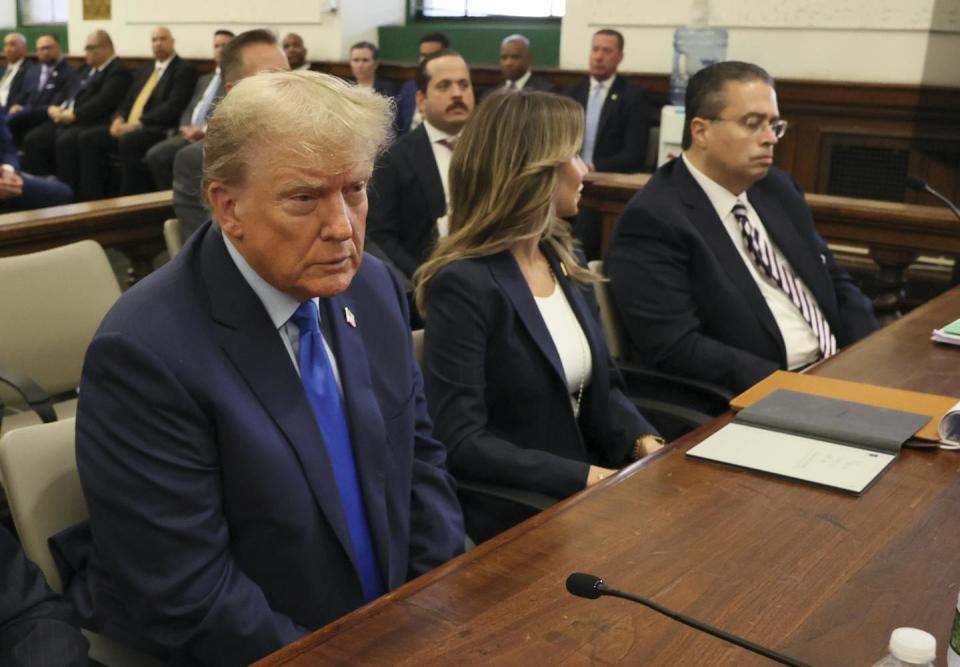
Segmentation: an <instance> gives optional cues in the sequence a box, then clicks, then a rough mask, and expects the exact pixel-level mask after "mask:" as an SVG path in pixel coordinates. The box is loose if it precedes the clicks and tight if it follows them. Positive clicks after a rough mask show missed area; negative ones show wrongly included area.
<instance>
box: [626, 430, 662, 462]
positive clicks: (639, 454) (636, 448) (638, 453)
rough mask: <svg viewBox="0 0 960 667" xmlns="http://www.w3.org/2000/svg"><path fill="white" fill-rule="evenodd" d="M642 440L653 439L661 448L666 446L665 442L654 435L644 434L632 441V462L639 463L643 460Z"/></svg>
mask: <svg viewBox="0 0 960 667" xmlns="http://www.w3.org/2000/svg"><path fill="white" fill-rule="evenodd" d="M644 438H653V439H654V440H656V441H657V444H659V445H660V446H661V447H662V446H663V445H665V444H667V441H666V440H664V439H663V438H661V437H660V436H659V435H657V434H655V433H644V434H643V435H641V436H638V437H637V439H636V440H634V441H633V460H634V461H639V460H640V459H642V458H643V439H644Z"/></svg>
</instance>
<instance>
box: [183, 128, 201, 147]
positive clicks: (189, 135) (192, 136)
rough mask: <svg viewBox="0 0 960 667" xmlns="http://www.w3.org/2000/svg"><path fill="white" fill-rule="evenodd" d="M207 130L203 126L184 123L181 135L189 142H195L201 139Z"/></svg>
mask: <svg viewBox="0 0 960 667" xmlns="http://www.w3.org/2000/svg"><path fill="white" fill-rule="evenodd" d="M204 134H205V132H204V131H203V128H202V127H195V126H193V125H184V126H183V127H181V128H180V136H181V137H183V138H184V139H186V140H187V143H188V144H193V143H196V142H198V141H200V140H201V139H203V135H204Z"/></svg>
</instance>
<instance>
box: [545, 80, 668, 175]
mask: <svg viewBox="0 0 960 667" xmlns="http://www.w3.org/2000/svg"><path fill="white" fill-rule="evenodd" d="M564 94H565V95H567V96H568V97H572V98H573V99H575V100H576V101H577V102H578V103H579V104H580V106H582V107H583V109H584V111H586V109H587V98H588V97H589V95H590V77H585V78H583V79H581V80H580V82H579V83H576V84H574V85H573V86H570V87H569V88H567V89H566V90H565V91H564ZM651 113H652V110H651V107H650V102H649V100H648V99H647V92H646V91H645V90H644V89H643V88H641V87H640V86H636V85H634V84H632V83H630V82H629V81H627V80H626V79H625V78H623V77H622V76H620V75H617V76H616V77H615V78H614V80H613V84H612V85H611V87H610V91H609V92H608V93H607V99H606V101H604V103H603V109H601V110H600V123H599V125H598V126H597V139H596V143H595V144H594V148H593V166H594V168H595V169H596V170H597V171H612V172H618V173H631V172H636V171H642V170H643V168H644V167H645V166H646V165H645V162H646V159H647V140H648V139H649V135H650V115H651Z"/></svg>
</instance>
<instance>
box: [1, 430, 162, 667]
mask: <svg viewBox="0 0 960 667" xmlns="http://www.w3.org/2000/svg"><path fill="white" fill-rule="evenodd" d="M74 426H75V421H74V420H73V419H63V420H60V421H56V422H53V423H50V424H38V425H34V426H27V427H24V428H19V429H16V430H13V431H10V432H9V433H7V434H6V435H4V436H3V437H2V438H0V472H2V474H3V478H4V479H5V480H6V488H7V499H8V501H9V503H10V509H11V513H12V514H13V522H14V524H15V525H16V527H17V533H18V534H19V535H20V542H21V544H22V545H23V550H24V552H26V554H27V557H28V558H29V559H30V560H32V561H33V562H34V563H36V564H37V566H38V567H39V568H40V570H41V571H42V572H43V574H44V576H45V577H46V578H47V583H48V584H49V585H50V588H52V589H53V590H55V591H57V592H58V593H59V592H62V590H63V586H62V584H61V582H60V575H59V574H58V573H57V568H56V566H55V565H54V561H53V556H52V555H51V554H50V548H49V547H48V546H47V539H48V538H49V537H51V536H53V535H55V534H57V533H59V532H60V531H61V530H64V529H66V528H69V527H70V526H72V525H74V524H76V523H79V522H80V521H83V520H84V519H85V518H87V505H86V502H85V501H84V499H83V490H82V489H81V488H80V477H79V476H78V475H77V459H76V454H75V449H74ZM84 634H85V635H86V636H87V639H88V640H89V641H90V657H91V658H93V659H95V660H97V661H98V662H100V663H102V664H104V665H108V667H127V666H128V665H129V666H131V667H159V664H160V663H159V662H158V661H155V660H153V659H152V658H149V657H147V656H144V655H142V654H140V653H138V652H136V651H134V650H132V649H129V648H127V647H125V646H122V645H120V644H117V643H116V642H114V641H112V640H110V639H108V638H106V637H102V636H100V635H98V634H96V633H94V632H89V631H86V630H84Z"/></svg>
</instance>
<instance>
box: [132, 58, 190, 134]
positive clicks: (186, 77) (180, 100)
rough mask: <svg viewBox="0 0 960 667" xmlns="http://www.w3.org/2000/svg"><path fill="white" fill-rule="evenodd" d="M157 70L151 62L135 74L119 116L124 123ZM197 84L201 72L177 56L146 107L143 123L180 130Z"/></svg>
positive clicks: (141, 118)
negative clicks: (141, 91) (182, 118)
mask: <svg viewBox="0 0 960 667" xmlns="http://www.w3.org/2000/svg"><path fill="white" fill-rule="evenodd" d="M154 68H155V64H154V63H153V62H149V63H147V64H146V65H144V66H143V67H141V68H140V69H138V70H137V71H136V72H135V73H134V75H133V84H132V85H131V86H130V88H129V89H128V91H127V96H126V97H125V98H124V99H123V102H122V103H121V104H120V107H119V108H118V109H117V115H118V116H120V117H121V118H123V119H124V120H126V118H127V116H129V115H130V110H131V109H133V105H134V103H135V102H136V101H137V96H138V95H139V94H140V90H141V89H143V87H144V86H145V85H146V83H147V80H148V79H149V78H150V75H151V74H153V70H154ZM196 83H197V69H196V68H195V67H194V66H193V65H191V64H190V63H189V62H187V61H186V60H184V59H183V58H181V57H180V56H177V55H175V56H173V59H172V60H171V61H170V62H169V63H168V64H167V69H166V71H164V73H163V76H162V77H160V81H158V82H157V86H156V88H154V89H153V92H152V93H151V94H150V98H149V99H148V100H147V103H146V105H144V107H143V115H142V116H141V117H140V122H141V123H143V125H144V126H153V127H157V128H161V129H162V128H168V129H176V128H177V122H178V121H179V120H180V114H182V113H183V110H184V108H186V106H187V103H188V102H189V101H190V93H192V92H193V87H194V85H196Z"/></svg>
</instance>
